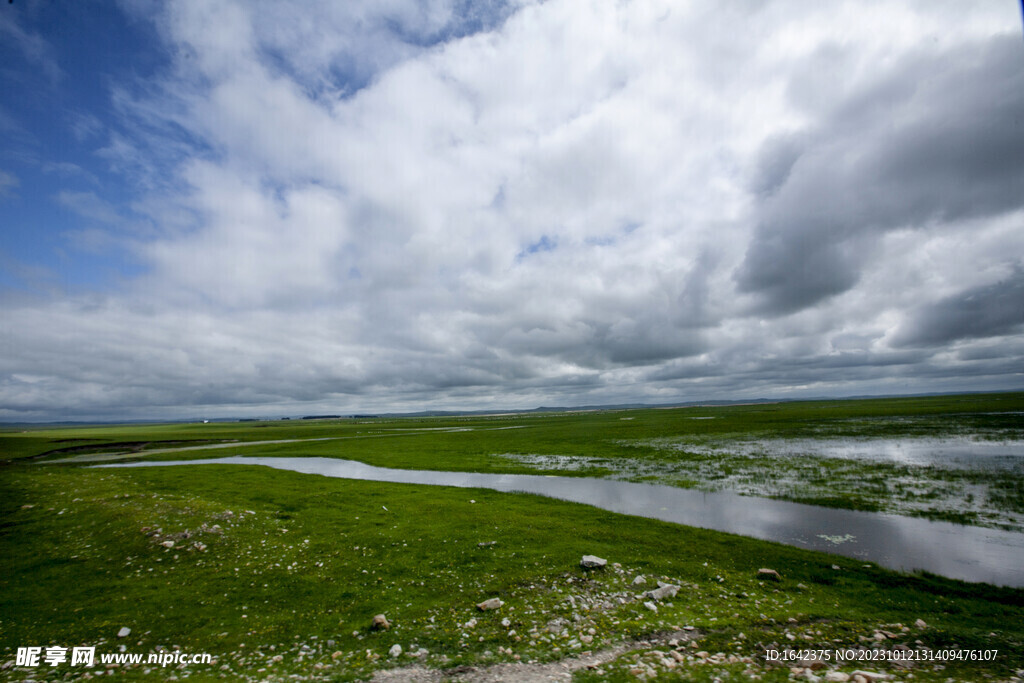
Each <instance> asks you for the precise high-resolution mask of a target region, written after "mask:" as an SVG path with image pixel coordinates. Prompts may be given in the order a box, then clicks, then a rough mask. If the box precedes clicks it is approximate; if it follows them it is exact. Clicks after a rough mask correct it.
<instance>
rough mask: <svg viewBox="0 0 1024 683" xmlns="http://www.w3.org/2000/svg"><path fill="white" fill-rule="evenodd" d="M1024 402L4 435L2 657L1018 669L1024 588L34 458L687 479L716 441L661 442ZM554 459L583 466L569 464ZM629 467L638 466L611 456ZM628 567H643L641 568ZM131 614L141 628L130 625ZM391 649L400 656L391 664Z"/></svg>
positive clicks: (274, 673)
mask: <svg viewBox="0 0 1024 683" xmlns="http://www.w3.org/2000/svg"><path fill="white" fill-rule="evenodd" d="M1022 407H1024V396H1022V395H1013V394H1004V395H991V396H959V397H939V398H928V399H892V400H884V401H859V402H828V403H822V402H819V403H807V404H777V405H751V406H732V407H716V408H687V409H679V410H643V411H627V412H600V413H565V414H533V415H513V416H497V417H467V418H430V419H428V418H424V419H404V420H359V421H323V422H320V421H317V422H297V421H291V422H268V423H241V424H237V423H236V424H205V425H200V424H192V425H137V426H124V427H109V426H104V427H97V428H88V429H87V428H74V429H40V430H15V431H11V432H7V433H3V434H0V449H2V451H0V452H2V456H3V457H4V458H5V460H4V462H3V464H2V465H0V488H2V491H0V496H2V497H0V515H2V520H3V526H2V529H0V563H2V571H0V662H13V660H14V652H15V650H16V648H18V647H24V646H29V645H39V646H43V647H46V646H51V645H63V646H65V647H72V646H76V645H95V646H96V647H97V652H116V651H117V650H118V648H120V647H122V646H123V647H124V648H125V649H126V650H127V651H128V652H142V653H149V652H156V651H160V650H161V649H166V650H170V649H173V648H175V647H177V648H180V649H181V650H182V651H186V652H193V653H194V652H209V653H211V654H213V655H214V656H215V658H216V661H215V663H214V665H212V666H204V665H193V666H189V667H185V668H181V669H173V670H171V669H160V668H159V667H146V666H145V665H140V666H137V667H119V668H117V669H116V673H117V674H119V675H120V676H121V677H124V678H126V679H147V678H148V679H160V680H162V679H166V678H169V677H170V676H172V675H174V676H176V677H179V678H184V677H188V678H189V679H190V680H224V679H227V680H288V678H289V677H290V676H300V677H303V678H310V679H320V680H358V679H365V678H369V677H371V676H372V675H373V674H374V673H375V672H379V671H381V670H388V669H395V668H402V667H410V666H417V667H422V668H425V669H427V670H443V671H449V672H451V671H458V670H464V669H460V667H476V668H477V669H478V670H480V668H481V667H488V666H508V665H510V664H511V663H513V662H520V663H527V662H535V663H537V664H538V665H539V664H540V663H543V662H552V661H563V660H564V661H571V659H569V658H571V657H572V656H575V655H578V654H580V653H583V652H586V651H590V652H595V653H599V652H602V651H609V650H610V649H611V648H617V649H615V650H613V652H614V653H615V654H614V656H612V657H610V658H608V659H606V660H605V661H602V662H601V663H600V665H599V666H598V667H597V668H595V669H591V670H581V671H578V672H577V673H576V677H577V679H580V680H593V679H601V680H605V679H607V680H628V679H633V678H635V677H636V675H637V674H638V673H639V674H642V675H643V676H644V677H646V678H650V679H659V678H664V679H666V680H670V679H685V680H707V681H711V680H713V679H715V678H718V679H720V680H723V681H725V680H748V679H749V678H750V677H751V676H760V677H761V680H769V681H772V680H774V681H781V680H789V679H790V678H791V677H792V676H794V674H793V672H792V671H791V670H790V668H789V667H788V666H781V665H774V664H771V663H769V662H766V661H765V658H764V650H766V649H779V648H784V647H791V648H800V649H828V650H831V649H833V648H837V647H843V648H847V647H850V648H857V647H867V646H872V647H874V646H879V647H883V648H886V649H889V650H895V649H899V648H904V647H905V648H909V649H911V650H919V649H920V648H931V649H932V650H943V649H956V650H972V649H974V650H990V651H991V650H998V653H999V654H998V655H997V656H996V658H995V659H994V660H992V661H987V662H979V661H973V662H972V661H959V662H958V661H953V662H919V663H918V664H916V665H915V666H913V667H912V668H910V669H903V668H900V667H896V666H894V665H891V664H885V663H878V662H861V663H860V664H851V665H848V666H843V667H839V668H840V669H841V670H843V671H847V672H850V671H852V670H854V669H869V670H875V671H877V670H885V671H888V672H889V673H891V674H893V675H895V676H896V677H897V678H898V679H900V680H947V679H949V678H952V679H954V680H982V679H986V678H996V679H1003V680H1008V679H1010V678H1012V677H1013V676H1014V675H1015V672H1016V671H1017V670H1019V669H1021V668H1024V656H1022V655H1021V646H1022V643H1024V619H1022V615H1024V610H1022V607H1024V591H1021V590H1014V589H1003V588H995V587H991V586H984V585H973V584H965V583H961V582H957V581H952V580H947V579H943V578H940V577H935V576H929V575H915V576H906V575H899V574H895V573H892V572H889V571H886V570H883V569H880V568H878V567H875V566H873V565H867V566H865V565H863V564H862V563H860V562H856V561H852V560H848V559H843V558H838V557H835V556H829V555H824V554H819V553H812V552H807V551H802V550H798V549H794V548H788V547H784V546H781V545H777V544H772V543H766V542H760V541H754V540H749V539H744V538H741V537H737V536H731V535H727V534H720V533H714V532H709V531H703V530H698V529H691V528H687V527H680V526H676V525H670V524H665V523H661V522H657V521H653V520H645V519H639V518H633V517H626V516H621V515H615V514H612V513H607V512H603V511H600V510H596V509H593V508H589V507H586V506H580V505H574V504H569V503H564V502H560V501H553V500H547V499H543V498H539V497H535V496H528V495H512V494H500V493H496V492H491V491H484V490H468V489H451V488H445V487H422V486H409V485H392V484H381V483H373V482H356V481H345V480H333V479H327V478H322V477H315V476H310V475H300V474H294V473H288V472H280V471H271V470H268V469H265V468H257V467H253V468H238V467H230V466H220V465H207V466H204V467H203V468H201V469H200V468H187V467H185V468H181V467H177V468H166V469H165V468H144V469H131V470H128V469H121V470H112V469H104V470H96V469H88V468H84V467H80V466H74V465H41V463H44V462H47V461H52V460H56V459H62V458H67V457H69V456H80V455H85V454H90V453H91V454H95V453H109V452H122V453H127V454H128V455H129V456H130V457H132V458H136V457H148V458H153V459H160V458H174V459H181V458H183V457H189V458H201V457H211V456H222V455H225V454H228V453H226V452H225V450H224V449H218V450H208V451H203V450H195V451H181V452H176V453H162V454H152V455H148V456H146V455H145V453H146V452H148V451H154V450H159V449H163V448H178V447H183V446H196V445H216V444H220V443H225V442H231V441H232V440H238V443H239V444H243V443H244V442H246V441H249V442H253V441H272V440H293V439H295V440H301V441H294V442H291V443H278V444H265V445H250V446H244V445H239V446H238V453H252V454H253V455H255V454H259V455H264V456H266V455H278V456H283V457H284V456H301V455H319V456H331V457H344V458H349V459H354V460H360V461H363V462H367V463H370V464H374V465H380V466H386V467H403V468H417V469H438V470H473V471H481V472H516V473H525V472H533V471H538V470H544V469H556V470H558V471H559V473H562V474H572V475H575V476H627V477H651V476H659V475H658V472H659V471H661V472H669V471H679V467H678V463H679V462H690V463H699V462H703V461H706V460H714V459H715V457H714V454H713V453H712V452H710V451H701V450H700V449H694V450H695V451H697V452H688V451H686V450H685V449H677V448H674V447H673V448H666V447H665V445H664V444H666V443H673V444H677V443H683V442H685V443H705V444H707V443H714V444H723V443H727V442H729V441H730V440H737V439H745V440H752V439H767V438H771V439H775V440H778V439H794V440H795V439H809V438H820V437H821V436H822V434H827V435H829V437H830V438H840V437H844V436H845V437H849V438H881V437H885V438H893V437H911V436H921V435H928V436H929V437H934V436H935V435H936V434H937V433H952V432H954V431H956V432H960V433H962V432H963V430H969V431H970V433H971V434H977V435H982V436H981V438H986V439H1008V440H1013V439H1019V438H1021V437H1020V432H1021V430H1022V424H1021V416H1020V413H1019V411H1020V410H1021V409H1022ZM693 418H712V419H693ZM507 427H514V428H511V429H508V428H507ZM457 430H458V431H457ZM312 439H330V440H325V441H312ZM716 448H720V446H716ZM228 450H231V449H228ZM530 456H544V458H537V459H534V460H532V461H531V460H530ZM744 457H748V458H750V459H752V460H756V459H757V456H756V455H748V456H744ZM545 458H546V459H545ZM551 458H554V460H551ZM562 458H576V459H583V458H585V459H587V460H582V461H581V462H583V463H584V466H581V467H576V468H575V469H570V470H564V469H563V468H562V465H564V462H566V461H560V459H562ZM624 460H629V461H637V462H640V463H645V464H646V465H647V466H648V467H647V469H644V470H642V471H641V470H635V471H634V470H631V469H630V468H628V467H618V466H617V463H621V462H623V461H624ZM602 461H603V462H602ZM552 463H554V465H553V464H552ZM729 466H730V467H735V466H736V463H733V464H731V465H729ZM864 466H865V467H867V468H869V469H870V465H864ZM659 468H661V470H659ZM673 468H675V469H673ZM692 469H693V470H694V471H697V470H699V468H698V467H696V466H694V467H693V468H692ZM999 477H1000V479H999V481H1004V482H1005V483H1006V486H1005V487H1003V489H998V490H1005V491H1006V495H1005V501H1004V502H1001V503H999V504H997V505H993V506H991V507H992V509H993V510H998V509H1000V508H1001V507H1002V508H1005V509H1007V510H1012V509H1014V506H1015V505H1019V502H1020V501H1019V498H1020V495H1021V492H1020V481H1021V477H1020V474H1019V473H1016V474H1015V473H1014V472H1013V471H1012V470H1011V471H1010V472H1009V473H1007V472H1006V471H1001V472H1000V474H999ZM708 481H711V479H710V478H709V479H708V480H707V481H704V480H703V479H702V478H700V477H696V478H694V479H693V480H692V481H690V482H684V481H676V483H677V484H683V485H685V484H687V483H689V484H691V485H705V484H707V482H708ZM1015 487H1016V488H1015ZM995 488H998V487H995ZM850 493H851V495H854V496H856V495H861V494H859V493H858V492H857V491H852V492H850ZM886 496H888V498H891V497H892V496H889V494H886ZM886 496H877V497H878V498H886ZM888 498H886V500H888ZM865 500H868V501H870V500H871V499H870V498H866V499H865ZM841 502H842V503H844V504H845V502H846V501H841ZM860 504H861V503H860V502H859V501H857V500H855V501H854V503H853V504H852V506H858V505H860ZM167 543H171V544H172V545H171V547H168V546H167ZM583 554H596V555H600V556H601V557H605V558H608V560H609V562H610V564H609V567H608V568H607V569H605V570H603V571H594V572H589V573H588V572H584V571H583V570H581V569H580V568H579V560H580V557H581V555H583ZM616 565H617V566H616ZM760 567H771V568H773V569H775V570H777V571H778V572H779V573H780V574H781V575H782V577H783V580H782V581H781V582H778V583H774V582H762V581H758V580H757V579H756V578H755V574H756V572H757V569H758V568H760ZM641 575H642V576H644V577H645V581H646V582H645V583H644V584H634V580H635V579H636V578H637V577H638V576H641ZM658 580H661V581H664V582H666V583H670V584H673V585H678V586H680V591H679V593H678V594H677V595H676V596H675V597H673V598H671V599H666V600H662V601H660V602H656V603H653V606H654V607H656V608H657V611H654V610H651V609H650V608H649V607H648V606H645V605H644V603H645V602H652V601H651V600H649V599H647V598H640V599H637V596H638V595H640V594H641V593H642V592H643V591H645V590H649V589H651V588H654V587H655V586H656V581H658ZM491 597H498V598H500V599H501V600H502V601H503V602H504V604H503V605H502V607H501V608H500V609H498V610H496V611H488V612H480V611H478V610H477V609H476V608H475V605H476V603H478V602H480V601H482V600H484V599H487V598H491ZM378 613H385V614H387V616H388V619H389V620H390V621H391V624H392V627H391V628H390V629H389V630H386V631H372V630H371V629H370V621H371V618H372V617H373V615H375V614H378ZM918 620H921V623H918ZM922 624H923V625H922ZM122 627H128V628H130V629H131V634H130V635H129V636H128V637H126V638H120V639H119V638H118V637H117V635H116V634H117V632H118V630H119V629H121V628H122ZM683 627H692V628H691V629H684V628H683ZM645 643H646V644H645ZM396 644H398V645H401V646H402V650H403V652H402V654H401V655H399V656H396V657H391V656H389V651H391V648H392V647H393V646H394V645H396ZM670 651H675V652H677V654H676V655H674V656H672V655H670ZM654 652H660V653H662V654H654ZM701 653H706V654H701ZM717 653H722V656H720V657H716V656H715V655H716V654H717ZM677 659H680V660H681V662H678V663H675V662H676V660H677ZM673 663H675V664H673ZM832 668H836V667H835V666H833V667H832ZM147 669H148V670H147ZM85 671H86V670H85V669H83V668H80V667H70V666H69V665H68V664H63V665H61V666H57V667H52V668H51V667H40V668H35V669H28V668H17V667H13V666H11V667H9V668H6V669H3V670H0V675H2V676H6V677H8V678H10V679H13V680H17V679H27V678H34V679H36V680H40V679H54V680H56V679H62V678H66V677H69V676H80V675H82V674H83V673H84V672H85ZM822 673H823V672H822V671H818V672H817V674H815V675H821V674H822ZM800 675H801V676H803V675H804V674H803V673H801V674H800Z"/></svg>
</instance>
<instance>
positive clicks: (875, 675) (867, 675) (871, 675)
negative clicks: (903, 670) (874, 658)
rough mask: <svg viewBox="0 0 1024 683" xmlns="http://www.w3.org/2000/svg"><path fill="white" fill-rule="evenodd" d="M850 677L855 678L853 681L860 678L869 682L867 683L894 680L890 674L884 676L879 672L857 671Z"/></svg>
mask: <svg viewBox="0 0 1024 683" xmlns="http://www.w3.org/2000/svg"><path fill="white" fill-rule="evenodd" d="M850 675H851V676H853V680H857V677H858V676H860V677H861V678H863V679H864V680H865V681H867V683H873V682H874V681H887V680H889V679H890V678H892V676H891V675H890V674H884V673H881V672H878V671H861V670H860V669H857V670H856V671H854V672H852V673H851V674H850Z"/></svg>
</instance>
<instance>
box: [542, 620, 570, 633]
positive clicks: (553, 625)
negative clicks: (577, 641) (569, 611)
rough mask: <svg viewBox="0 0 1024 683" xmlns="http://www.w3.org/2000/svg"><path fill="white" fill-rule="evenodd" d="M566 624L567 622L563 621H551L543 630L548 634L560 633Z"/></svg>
mask: <svg viewBox="0 0 1024 683" xmlns="http://www.w3.org/2000/svg"><path fill="white" fill-rule="evenodd" d="M568 623H569V622H568V621H566V620H565V619H561V618H558V619H552V620H551V621H549V622H548V623H547V624H545V626H544V630H545V631H547V632H548V633H561V632H562V629H564V628H565V627H566V625H568Z"/></svg>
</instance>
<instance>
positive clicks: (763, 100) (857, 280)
mask: <svg viewBox="0 0 1024 683" xmlns="http://www.w3.org/2000/svg"><path fill="white" fill-rule="evenodd" d="M0 38H2V39H0V64H2V66H0V87H2V93H3V96H2V97H0V225H2V230H0V316H2V321H3V322H2V323H0V350H2V353H0V356H2V358H0V420H50V419H54V420H56V419H94V418H96V419H118V418H137V417H146V418H150V417H152V418H159V417H169V418H170V417H191V416H196V417H200V416H213V415H290V414H303V413H309V412H332V413H333V412H346V411H352V412H365V411H381V410H420V409H424V408H447V409H457V408H465V409H480V408H529V407H534V406H536V405H541V404H545V405H553V404H561V405H574V404H595V403H618V402H627V401H629V402H632V401H638V402H652V403H655V402H670V401H691V400H701V399H728V398H750V397H760V396H774V397H799V396H820V395H851V394H869V393H905V392H926V391H962V390H1004V389H1021V388H1024V378H1022V368H1024V335H1022V332H1024V307H1022V306H1024V304H1022V303H1021V302H1022V301H1024V300H1022V299H1021V297H1020V296H1019V293H1020V291H1021V290H1022V288H1024V230H1021V222H1022V219H1024V199H1022V198H1024V162H1022V159H1024V132H1022V129H1021V127H1020V125H1019V121H1020V120H1021V116H1022V115H1024V76H1021V73H1022V71H1021V70H1020V68H1019V65H1020V64H1021V63H1022V61H1021V60H1022V59H1024V41H1021V25H1020V12H1019V7H1017V5H1016V3H1009V2H992V3H972V4H971V5H969V6H965V5H963V4H962V3H956V2H919V1H916V0H891V1H887V2H881V3H878V4H877V5H873V6H872V8H871V10H870V11H865V10H864V9H863V7H862V6H861V5H860V4H858V3H853V2H850V3H845V2H838V3H829V4H828V5H827V6H820V7H818V6H815V7H814V8H813V9H808V7H807V6H806V4H803V3H799V2H786V1H781V2H770V3H764V4H763V5H759V6H758V7H756V8H754V9H751V8H750V6H748V5H746V4H744V3H706V4H700V3H690V4H688V5H686V6H685V7H681V6H679V5H678V3H673V2H659V1H657V0H650V1H646V2H626V3H617V4H612V3H590V2H582V1H566V2H563V1H560V0H551V1H549V2H545V3H535V2H530V1H529V0H515V1H512V2H490V3H478V2H465V1H459V2H450V1H447V0H432V1H430V2H411V1H406V0H388V1H386V2H365V3H362V2H348V3H332V2H323V3H320V2H312V1H311V2H303V3H289V2H270V1H261V0H257V1H253V2H231V1H229V0H224V1H222V2H209V1H207V0H181V2H176V3H159V2H152V1H150V0H123V1H121V2H102V3H72V2H60V3H52V2H33V1H27V0H26V1H17V2H15V3H13V4H5V5H2V6H0Z"/></svg>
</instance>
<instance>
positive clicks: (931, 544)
mask: <svg viewBox="0 0 1024 683" xmlns="http://www.w3.org/2000/svg"><path fill="white" fill-rule="evenodd" d="M204 464H210V465H212V464H232V465H264V466H267V467H273V468H276V469H281V470H290V471H294V472H302V473H306V474H319V475H324V476H328V477H341V478H346V479H360V480H369V481H384V482H393V483H404V484H427V485H439V486H456V487H462V488H486V489H493V490H496V491H506V492H524V493H535V494H539V495H542V496H547V497H550V498H558V499H562V500H568V501H572V502H576V503H585V504H588V505H593V506H595V507H599V508H602V509H604V510H609V511H612V512H618V513H623V514H629V515H637V516H641V517H649V518H652V519H660V520H663V521H667V522H675V523H677V524H686V525H688V526H696V527H703V528H706V529H712V530H715V531H725V532H730V533H735V534H740V535H743V536H750V537H753V538H760V539H764V540H769V541H777V542H779V543H785V544H787V545H792V546H797V547H800V548H810V549H813V550H822V551H825V552H830V553H836V554H839V555H845V556H848V557H855V558H859V559H863V560H866V561H872V562H877V563H878V564H880V565H882V566H885V567H889V568H890V569H898V570H904V571H913V570H925V571H929V572H932V573H935V574H941V575H943V576H949V577H952V578H956V579H963V580H965V581H983V582H986V583H993V584H997V585H1006V586H1016V587H1024V534H1018V533H1012V532H1008V531H1000V530H997V529H984V528H979V527H969V526H960V525H956V524H949V523H946V522H932V521H928V520H924V519H919V518H912V517H899V516H894V515H882V514H875V513H868V512H855V511H851V510H836V509H832V508H823V507H816V506H811V505H802V504H798V503H789V502H785V501H778V500H770V499H766V498H754V497H749V496H739V495H736V494H732V493H706V492H702V491H695V490H692V489H681V488H677V487H674V486H660V485H652V484H635V483H631V482H624V481H613V480H607V479H590V478H580V477H551V476H541V475H522V474H478V473H475V472H436V471H427V470H398V469H388V468H383V467H373V466H371V465H366V464H364V463H360V462H353V461H350V460H338V459H334V458H270V457H251V458H250V457H240V456H235V457H229V458H213V459H209V460H168V461H162V462H135V463H118V464H107V465H95V467H160V466H167V465H204Z"/></svg>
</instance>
